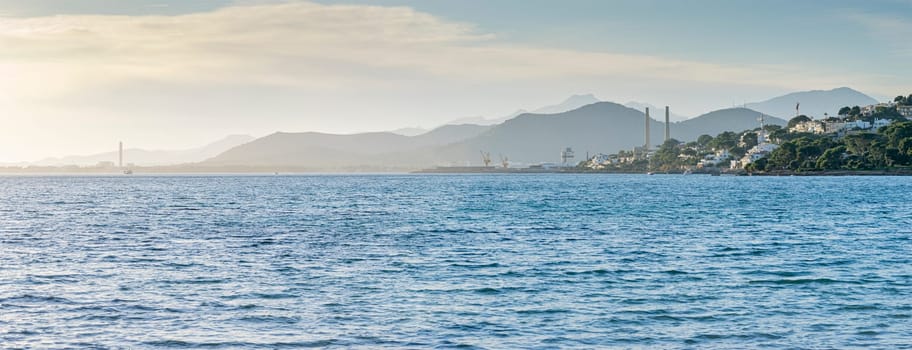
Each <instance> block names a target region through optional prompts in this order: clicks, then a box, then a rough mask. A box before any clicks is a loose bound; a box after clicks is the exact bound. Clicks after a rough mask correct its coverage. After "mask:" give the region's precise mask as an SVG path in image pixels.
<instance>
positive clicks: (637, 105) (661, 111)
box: [624, 101, 690, 123]
mask: <svg viewBox="0 0 912 350" xmlns="http://www.w3.org/2000/svg"><path fill="white" fill-rule="evenodd" d="M624 107H629V108H633V109H636V110H638V111H643V110H646V108H647V107H649V111H650V112H649V114H650V115H651V116H653V117H654V118H655V119H656V120H659V121H662V122H664V121H665V107H658V106H656V105H653V104H651V103H645V102H636V101H630V102H627V103H625V104H624ZM656 113H658V114H656ZM668 118H669V119H671V122H672V123H676V122H680V121H685V120H687V119H690V117H687V116H683V115H680V114H676V113H675V112H674V109H670V110H669V113H668Z"/></svg>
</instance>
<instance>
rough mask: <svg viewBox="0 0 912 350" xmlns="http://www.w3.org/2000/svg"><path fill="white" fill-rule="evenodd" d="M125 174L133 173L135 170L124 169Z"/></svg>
mask: <svg viewBox="0 0 912 350" xmlns="http://www.w3.org/2000/svg"><path fill="white" fill-rule="evenodd" d="M123 174H124V175H133V170H132V169H126V170H124V171H123Z"/></svg>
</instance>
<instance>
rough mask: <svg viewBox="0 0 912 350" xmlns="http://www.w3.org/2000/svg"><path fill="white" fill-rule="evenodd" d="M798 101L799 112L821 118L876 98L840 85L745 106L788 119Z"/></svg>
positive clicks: (871, 102) (864, 104) (865, 103)
mask: <svg viewBox="0 0 912 350" xmlns="http://www.w3.org/2000/svg"><path fill="white" fill-rule="evenodd" d="M798 103H801V106H800V109H799V110H800V112H801V114H804V115H807V116H811V117H814V118H817V119H822V118H824V113H827V114H829V115H830V116H835V115H836V114H837V113H838V112H839V108H842V107H844V106H867V105H871V104H875V103H877V100H875V99H874V98H872V97H870V96H868V95H865V94H863V93H861V92H858V91H856V90H853V89H850V88H847V87H841V88H837V89H833V90H813V91H801V92H793V93H790V94H787V95H783V96H779V97H775V98H772V99H769V100H766V101H763V102H755V103H748V104H747V105H746V107H747V108H750V109H753V110H757V111H760V112H763V113H766V114H769V115H773V116H776V117H779V118H783V119H786V120H788V119H791V118H792V117H794V116H795V105H796V104H798Z"/></svg>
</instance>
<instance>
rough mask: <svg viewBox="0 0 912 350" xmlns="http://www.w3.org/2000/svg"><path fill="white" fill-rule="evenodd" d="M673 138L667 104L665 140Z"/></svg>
mask: <svg viewBox="0 0 912 350" xmlns="http://www.w3.org/2000/svg"><path fill="white" fill-rule="evenodd" d="M669 139H671V129H670V124H669V118H668V106H665V141H668V140H669Z"/></svg>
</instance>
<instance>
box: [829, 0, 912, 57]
mask: <svg viewBox="0 0 912 350" xmlns="http://www.w3.org/2000/svg"><path fill="white" fill-rule="evenodd" d="M910 4H912V2H910ZM843 16H844V17H845V18H847V19H848V20H850V21H853V22H855V23H858V24H860V25H862V26H863V27H864V28H866V29H867V30H868V33H870V35H871V38H872V39H874V40H877V41H880V42H883V43H884V44H885V45H888V46H889V47H891V48H892V51H893V54H895V55H898V56H902V57H912V39H910V38H912V22H910V21H909V19H908V18H899V17H895V16H890V15H883V14H872V13H864V12H851V13H845V14H844V15H843Z"/></svg>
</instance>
